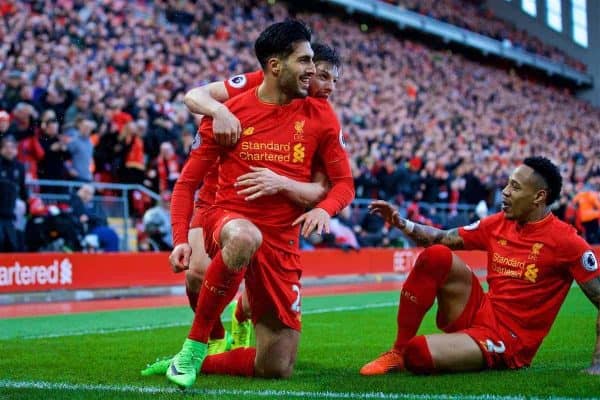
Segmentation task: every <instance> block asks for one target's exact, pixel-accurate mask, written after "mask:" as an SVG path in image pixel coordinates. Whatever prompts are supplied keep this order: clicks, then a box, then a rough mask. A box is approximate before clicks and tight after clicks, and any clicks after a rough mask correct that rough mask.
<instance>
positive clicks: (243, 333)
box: [231, 308, 254, 349]
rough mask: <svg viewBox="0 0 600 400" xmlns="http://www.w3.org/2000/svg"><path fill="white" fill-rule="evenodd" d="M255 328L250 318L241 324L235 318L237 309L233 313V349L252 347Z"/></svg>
mask: <svg viewBox="0 0 600 400" xmlns="http://www.w3.org/2000/svg"><path fill="white" fill-rule="evenodd" d="M253 331H254V326H253V325H252V320H250V319H249V318H248V319H247V320H245V321H244V322H239V321H238V320H237V318H236V317H235V308H233V312H232V313H231V336H232V337H233V346H232V349H237V348H239V347H250V343H251V340H252V335H253Z"/></svg>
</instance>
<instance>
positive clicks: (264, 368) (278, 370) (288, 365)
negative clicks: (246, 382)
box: [255, 359, 294, 379]
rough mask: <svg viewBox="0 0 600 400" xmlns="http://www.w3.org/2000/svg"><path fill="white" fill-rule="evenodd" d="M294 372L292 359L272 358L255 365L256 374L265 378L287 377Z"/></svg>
mask: <svg viewBox="0 0 600 400" xmlns="http://www.w3.org/2000/svg"><path fill="white" fill-rule="evenodd" d="M293 373H294V364H293V363H292V362H290V360H285V359H284V360H278V361H273V360H270V361H269V362H267V363H264V365H260V366H259V365H257V366H256V367H255V374H256V375H258V376H261V377H263V378H270V379H287V378H289V377H291V376H292V374H293Z"/></svg>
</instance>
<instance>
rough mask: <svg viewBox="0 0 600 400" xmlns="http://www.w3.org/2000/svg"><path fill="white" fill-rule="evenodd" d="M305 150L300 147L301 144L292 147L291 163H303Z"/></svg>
mask: <svg viewBox="0 0 600 400" xmlns="http://www.w3.org/2000/svg"><path fill="white" fill-rule="evenodd" d="M305 150H306V148H305V147H304V146H303V145H302V143H296V144H295V145H294V157H293V158H292V162H294V163H301V162H304V152H305Z"/></svg>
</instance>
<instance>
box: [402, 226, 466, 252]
mask: <svg viewBox="0 0 600 400" xmlns="http://www.w3.org/2000/svg"><path fill="white" fill-rule="evenodd" d="M408 236H409V237H410V238H411V239H412V240H414V241H415V243H417V244H418V245H419V246H423V247H427V246H431V245H434V244H443V245H444V246H447V247H449V248H451V249H452V250H460V249H462V248H463V247H464V241H463V239H462V238H461V237H460V235H459V234H458V229H450V230H447V231H444V230H441V229H437V228H434V227H432V226H427V225H420V224H415V228H414V230H413V231H412V232H411V233H408Z"/></svg>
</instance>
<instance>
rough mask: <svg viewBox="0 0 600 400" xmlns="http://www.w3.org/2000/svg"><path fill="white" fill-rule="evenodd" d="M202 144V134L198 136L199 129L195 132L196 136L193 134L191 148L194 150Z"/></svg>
mask: <svg viewBox="0 0 600 400" xmlns="http://www.w3.org/2000/svg"><path fill="white" fill-rule="evenodd" d="M201 144H202V136H200V131H197V132H196V136H194V141H193V142H192V150H196V149H197V148H198V147H200V145H201Z"/></svg>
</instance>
